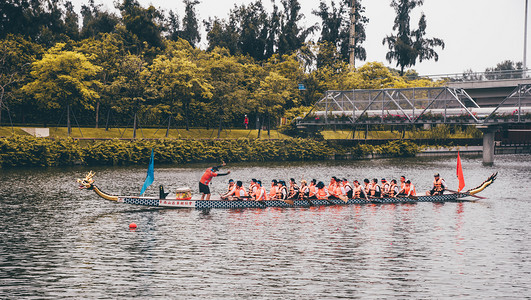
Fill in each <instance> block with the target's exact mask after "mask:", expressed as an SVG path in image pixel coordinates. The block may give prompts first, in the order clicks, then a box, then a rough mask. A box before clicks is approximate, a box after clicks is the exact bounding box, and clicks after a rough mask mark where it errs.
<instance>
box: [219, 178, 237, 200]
mask: <svg viewBox="0 0 531 300" xmlns="http://www.w3.org/2000/svg"><path fill="white" fill-rule="evenodd" d="M234 193H236V184H235V183H234V180H233V179H229V187H228V191H227V192H226V193H225V194H223V195H221V200H227V199H228V198H229V197H231V196H233V195H234Z"/></svg>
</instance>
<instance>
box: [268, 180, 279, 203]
mask: <svg viewBox="0 0 531 300" xmlns="http://www.w3.org/2000/svg"><path fill="white" fill-rule="evenodd" d="M277 191H278V181H277V180H276V179H273V180H272V181H271V190H269V195H268V197H267V198H268V199H267V200H275V199H276V198H277Z"/></svg>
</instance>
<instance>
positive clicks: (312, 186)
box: [308, 184, 317, 197]
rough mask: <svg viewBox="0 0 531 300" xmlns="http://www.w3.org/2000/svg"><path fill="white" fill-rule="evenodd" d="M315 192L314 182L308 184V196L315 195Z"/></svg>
mask: <svg viewBox="0 0 531 300" xmlns="http://www.w3.org/2000/svg"><path fill="white" fill-rule="evenodd" d="M316 193H317V187H316V186H315V185H314V184H310V193H309V194H308V196H309V197H313V196H315V194H316Z"/></svg>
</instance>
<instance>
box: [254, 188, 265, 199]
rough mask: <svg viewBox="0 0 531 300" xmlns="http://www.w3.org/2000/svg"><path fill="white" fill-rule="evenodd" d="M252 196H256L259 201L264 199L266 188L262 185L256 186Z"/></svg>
mask: <svg viewBox="0 0 531 300" xmlns="http://www.w3.org/2000/svg"><path fill="white" fill-rule="evenodd" d="M254 197H255V198H256V200H259V201H262V200H265V199H266V190H265V188H264V187H263V186H262V187H258V186H257V189H256V192H255V194H254Z"/></svg>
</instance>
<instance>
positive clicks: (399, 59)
mask: <svg viewBox="0 0 531 300" xmlns="http://www.w3.org/2000/svg"><path fill="white" fill-rule="evenodd" d="M423 2H424V0H392V1H391V7H393V8H394V9H395V12H396V18H395V24H394V25H393V30H396V31H397V33H396V35H394V34H393V35H390V36H387V37H385V38H384V39H383V41H382V44H383V45H385V44H387V45H388V47H389V52H387V54H386V59H387V60H388V61H389V62H392V61H393V60H396V65H397V66H400V75H403V74H404V68H406V67H410V66H414V65H415V64H416V63H417V59H418V60H419V61H420V62H422V61H423V60H429V59H432V58H433V59H435V61H438V60H439V55H438V54H437V52H435V50H434V49H433V48H434V47H442V49H444V41H443V40H441V39H439V38H432V39H427V38H425V37H424V36H425V35H426V26H427V23H426V15H425V14H424V13H422V15H421V17H420V20H419V28H418V29H417V30H411V29H410V24H409V22H410V13H411V11H412V10H413V9H414V8H415V7H417V6H420V5H422V4H423Z"/></svg>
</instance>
